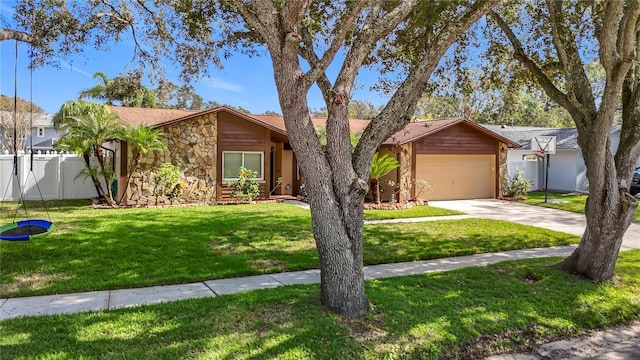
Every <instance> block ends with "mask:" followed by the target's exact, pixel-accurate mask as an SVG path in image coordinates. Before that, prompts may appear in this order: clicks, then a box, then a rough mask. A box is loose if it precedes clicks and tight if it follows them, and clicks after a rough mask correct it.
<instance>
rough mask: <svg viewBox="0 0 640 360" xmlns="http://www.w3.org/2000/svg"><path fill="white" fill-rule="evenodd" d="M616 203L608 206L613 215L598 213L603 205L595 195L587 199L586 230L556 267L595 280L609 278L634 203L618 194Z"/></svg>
mask: <svg viewBox="0 0 640 360" xmlns="http://www.w3.org/2000/svg"><path fill="white" fill-rule="evenodd" d="M616 197H618V198H619V200H618V201H617V203H615V204H611V208H613V209H616V211H614V212H604V213H603V212H600V211H599V210H595V209H602V208H603V206H602V205H603V204H604V203H600V204H597V202H598V200H599V199H597V198H602V197H598V196H593V197H592V196H590V197H589V198H588V199H587V205H586V207H585V214H586V219H587V228H586V229H585V232H584V234H583V235H582V240H581V241H580V245H579V246H578V248H577V249H576V250H575V251H574V252H573V253H572V254H571V255H570V256H569V257H568V258H566V259H565V260H564V261H562V262H561V263H560V264H558V266H559V267H560V268H561V269H563V270H565V271H568V272H571V273H575V274H579V275H582V276H584V277H587V278H589V279H593V280H596V281H605V280H608V279H611V277H612V276H613V274H614V268H615V265H616V261H617V259H618V252H619V251H620V246H621V245H622V240H623V237H624V233H625V232H626V230H627V228H628V227H629V225H630V224H631V219H632V218H633V214H634V213H635V209H636V206H637V205H638V202H637V200H636V199H635V198H634V197H633V196H631V195H629V194H628V193H625V192H621V193H620V196H616Z"/></svg>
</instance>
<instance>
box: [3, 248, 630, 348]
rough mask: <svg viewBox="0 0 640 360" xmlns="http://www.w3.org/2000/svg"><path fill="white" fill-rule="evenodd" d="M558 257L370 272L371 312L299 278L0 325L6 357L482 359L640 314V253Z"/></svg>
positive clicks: (611, 324)
mask: <svg viewBox="0 0 640 360" xmlns="http://www.w3.org/2000/svg"><path fill="white" fill-rule="evenodd" d="M558 260H559V259H557V258H555V259H554V258H551V259H549V258H547V259H535V260H521V261H510V262H503V263H499V264H495V265H490V266H487V267H479V268H465V269H460V270H456V271H450V272H442V273H430V274H425V275H416V276H407V277H399V278H388V279H381V280H375V281H368V282H367V284H366V287H367V289H366V291H367V294H368V297H369V299H370V300H371V302H372V304H373V310H372V312H371V313H370V314H369V315H367V316H365V317H364V318H362V319H358V320H351V321H348V320H343V319H340V318H339V317H337V316H335V315H333V314H331V313H328V312H327V311H326V310H324V309H323V308H322V307H321V306H320V304H319V300H318V298H319V296H318V294H319V286H318V285H297V286H288V287H281V288H277V289H268V290H259V291H252V292H246V293H239V294H234V295H226V296H219V297H215V298H207V299H198V300H189V301H182V302H174V303H167V304H162V305H154V306H143V307H139V308H134V309H122V310H116V311H108V312H100V313H89V314H75V315H64V316H62V315H60V316H48V317H35V318H22V319H13V320H6V321H3V322H0V333H1V334H2V336H0V354H2V359H80V358H85V359H107V358H108V359H276V358H277V359H400V358H401V359H440V358H463V359H481V358H483V357H485V356H487V355H489V354H493V353H499V352H508V351H513V350H519V351H526V350H527V349H530V348H532V347H533V346H535V345H536V344H539V343H540V342H542V341H545V340H546V341H549V340H555V339H557V338H558V337H564V336H571V335H576V334H580V333H582V332H584V331H586V330H588V329H594V328H603V327H611V326H615V325H618V324H622V323H627V322H630V321H632V320H634V319H638V318H639V317H640V295H639V294H640V276H639V275H640V251H639V250H634V251H629V252H623V253H621V254H620V259H619V261H618V265H617V267H616V273H617V275H616V279H615V281H611V282H606V283H594V282H590V281H584V280H580V279H579V278H577V277H575V276H572V275H569V274H566V273H563V272H560V271H558V270H555V269H553V268H550V267H549V266H548V265H552V264H554V263H556V262H557V261H558Z"/></svg>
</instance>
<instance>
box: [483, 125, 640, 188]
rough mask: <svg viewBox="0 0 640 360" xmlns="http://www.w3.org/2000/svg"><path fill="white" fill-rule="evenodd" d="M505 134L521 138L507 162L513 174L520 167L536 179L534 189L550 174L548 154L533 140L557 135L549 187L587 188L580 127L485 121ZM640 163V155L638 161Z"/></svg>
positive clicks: (615, 131)
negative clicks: (535, 148)
mask: <svg viewBox="0 0 640 360" xmlns="http://www.w3.org/2000/svg"><path fill="white" fill-rule="evenodd" d="M483 126H484V127H485V128H487V129H489V130H491V131H494V132H497V133H499V134H501V135H502V136H504V137H506V138H508V139H510V140H512V141H514V142H517V143H518V144H519V145H520V146H521V147H520V148H510V149H509V150H508V155H507V164H508V168H509V174H510V176H513V174H515V172H516V170H517V169H520V170H522V172H523V174H524V176H525V178H527V179H529V180H530V181H531V183H532V186H531V189H532V190H544V188H545V176H546V156H545V157H542V156H540V155H539V154H536V153H535V152H534V151H533V150H532V147H531V141H532V139H534V138H535V137H539V136H555V137H556V152H555V154H550V155H549V180H548V186H547V187H548V189H549V190H552V191H567V192H587V191H588V188H589V181H588V180H587V168H586V166H585V164H584V158H583V157H582V151H581V149H580V146H579V145H578V131H577V130H576V129H575V128H565V129H554V128H541V127H525V126H505V125H483ZM609 139H610V142H611V151H612V152H613V153H614V154H615V152H616V151H617V150H618V144H619V142H620V126H614V127H613V128H612V130H611V134H610V137H609ZM636 166H640V159H638V162H637V163H636Z"/></svg>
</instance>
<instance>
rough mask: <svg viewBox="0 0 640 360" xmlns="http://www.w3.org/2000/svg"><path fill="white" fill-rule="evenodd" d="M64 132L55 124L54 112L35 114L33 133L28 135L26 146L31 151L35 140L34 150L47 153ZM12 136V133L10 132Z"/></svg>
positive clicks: (2, 131) (1, 131)
mask: <svg viewBox="0 0 640 360" xmlns="http://www.w3.org/2000/svg"><path fill="white" fill-rule="evenodd" d="M0 133H4V129H3V128H2V126H1V125H0ZM61 135H62V134H61V133H60V132H59V131H58V130H57V129H56V128H54V126H53V114H43V115H40V114H34V118H33V124H32V127H31V134H30V135H28V137H27V139H26V141H25V142H24V144H25V148H26V150H27V151H29V149H30V147H31V143H32V141H33V151H34V152H35V153H37V152H38V151H40V152H42V153H46V152H47V151H52V150H53V144H54V143H55V142H56V140H58V139H59V138H60V136H61ZM9 136H11V134H9ZM3 150H4V151H3V152H5V151H6V152H13V150H12V149H3Z"/></svg>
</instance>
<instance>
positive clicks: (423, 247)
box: [0, 202, 579, 298]
mask: <svg viewBox="0 0 640 360" xmlns="http://www.w3.org/2000/svg"><path fill="white" fill-rule="evenodd" d="M85 204H86V202H85ZM416 208H428V207H416ZM410 210H413V209H410ZM410 210H409V211H410ZM49 212H50V214H51V217H52V221H53V222H54V224H55V225H56V231H54V232H52V233H51V234H49V235H47V236H45V237H42V238H40V239H37V240H32V241H29V242H21V243H16V242H1V243H0V246H1V247H0V252H1V256H2V272H0V297H3V298H4V297H17V296H30V295H47V294H55V293H69V292H79V291H91V290H107V289H118V288H133V287H144V286H153V285H166V284H178V283H188V282H195V281H202V280H210V279H221V278H229V277H238V276H248V275H257V274H267V273H276V272H283V271H293V270H303V269H311V268H318V253H317V251H316V247H315V241H314V239H313V233H312V229H311V215H310V213H309V211H308V210H306V209H302V208H300V207H297V206H294V205H290V204H252V205H235V206H195V207H168V208H128V209H107V210H100V211H96V210H93V209H91V208H90V207H89V206H81V207H79V208H73V207H62V208H53V209H50V211H49ZM11 214H12V213H11ZM30 214H32V215H33V216H34V217H36V216H38V211H36V210H35V209H34V210H31V211H30ZM1 215H2V216H1V217H0V223H5V222H10V220H9V218H8V216H9V214H6V216H5V212H3V213H2V214H1ZM364 239H365V240H364V241H365V244H364V249H365V252H364V261H365V263H367V264H377V263H385V262H397V261H411V260H417V259H434V258H442V257H449V256H457V255H469V254H477V253H484V252H492V251H498V250H510V249H519V248H528V247H541V246H554V245H565V244H571V243H577V242H578V240H579V239H578V237H574V236H570V235H567V234H563V233H558V232H553V231H548V230H544V229H539V228H534V227H529V226H522V225H517V224H511V223H507V222H501V221H495V220H483V219H472V220H464V221H463V220H448V221H435V222H433V223H430V224H429V225H428V226H425V225H424V224H382V225H366V226H365V238H364Z"/></svg>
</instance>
